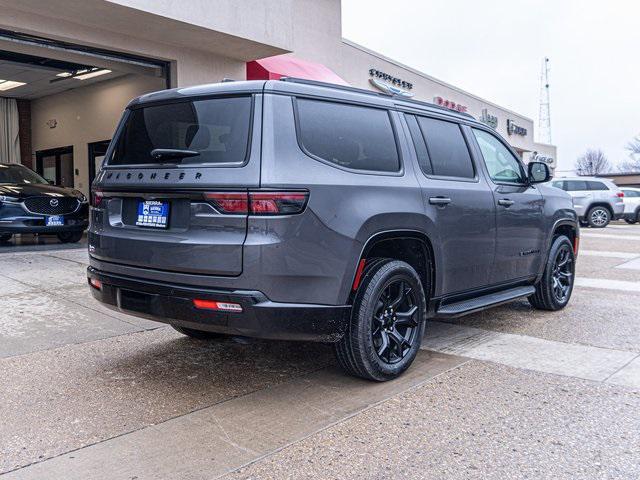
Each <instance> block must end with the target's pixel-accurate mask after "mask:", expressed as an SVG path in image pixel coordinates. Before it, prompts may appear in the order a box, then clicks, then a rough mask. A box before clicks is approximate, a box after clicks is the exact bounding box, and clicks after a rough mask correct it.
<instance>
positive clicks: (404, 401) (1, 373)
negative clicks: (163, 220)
mask: <svg viewBox="0 0 640 480" xmlns="http://www.w3.org/2000/svg"><path fill="white" fill-rule="evenodd" d="M86 263H87V254H86V252H85V251H84V250H83V249H65V250H60V249H55V248H53V249H50V250H47V251H44V252H37V253H36V252H33V251H30V249H27V248H24V249H20V248H11V249H7V250H5V251H3V252H1V253H0V291H1V292H2V296H1V297H0V392H2V397H1V398H2V401H1V402H0V473H3V474H4V475H3V480H4V478H6V479H39V480H40V479H47V480H50V479H83V480H85V479H139V480H142V479H167V478H171V479H210V478H217V477H225V478H234V479H235V478H237V479H245V478H277V479H280V478H291V479H294V478H295V479H298V478H332V479H338V478H350V479H359V478H367V479H369V478H376V479H384V478H389V479H397V478H434V479H443V478H452V479H453V478H456V479H458V478H496V479H497V478H501V479H503V478H554V479H558V478H567V479H568V478H571V479H574V478H607V479H609V478H640V226H628V225H626V224H621V223H617V224H615V225H611V226H610V227H608V228H607V229H605V230H591V229H583V235H582V242H581V254H580V258H579V260H578V281H577V286H576V289H575V291H574V296H573V298H572V301H571V303H570V305H569V307H567V308H566V309H565V310H564V311H562V312H556V313H548V312H538V311H533V310H532V309H531V308H530V307H529V305H528V303H527V302H526V301H524V302H517V303H515V304H512V305H507V306H503V307H500V308H497V309H494V310H490V311H486V312H482V313H479V314H475V315H471V316H468V317H465V318H463V319H459V320H455V321H449V322H446V323H445V322H431V323H430V324H429V325H428V328H427V334H426V337H425V341H424V348H423V351H422V352H421V354H420V355H419V357H418V359H417V361H416V363H415V364H414V366H413V367H412V369H411V370H410V371H409V372H408V373H407V374H406V375H405V376H403V377H402V378H400V379H399V380H397V381H394V382H390V383H385V384H373V383H368V382H364V381H360V380H356V379H352V378H349V377H345V376H344V375H342V373H341V372H340V371H339V370H338V369H337V367H336V364H335V362H334V360H333V357H332V354H331V350H330V348H329V347H327V346H325V345H316V344H292V343H284V342H273V343H268V342H255V343H252V344H249V345H245V344H240V343H236V342H233V341H226V342H223V343H207V342H201V341H196V340H192V339H188V338H186V337H183V336H181V335H180V334H178V333H177V332H174V331H173V330H172V329H171V328H170V327H166V326H163V325H161V324H157V323H153V322H149V321H146V320H140V319H135V318H133V317H129V316H126V315H121V314H118V313H114V312H113V311H110V310H107V309H105V308H103V307H101V306H100V305H98V304H97V303H96V302H94V301H93V299H91V297H90V294H89V292H88V290H87V287H86V279H85V273H84V271H85V268H86Z"/></svg>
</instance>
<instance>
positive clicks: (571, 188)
mask: <svg viewBox="0 0 640 480" xmlns="http://www.w3.org/2000/svg"><path fill="white" fill-rule="evenodd" d="M566 184H567V188H566V190H567V192H578V191H582V190H589V187H588V185H587V182H585V181H584V180H567V182H566Z"/></svg>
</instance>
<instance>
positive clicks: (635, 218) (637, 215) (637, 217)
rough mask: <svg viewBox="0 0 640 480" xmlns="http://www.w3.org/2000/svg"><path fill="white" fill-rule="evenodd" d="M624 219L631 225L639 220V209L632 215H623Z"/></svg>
mask: <svg viewBox="0 0 640 480" xmlns="http://www.w3.org/2000/svg"><path fill="white" fill-rule="evenodd" d="M624 221H625V222H627V223H628V224H629V225H633V224H634V223H638V222H640V211H637V212H636V213H634V214H633V217H625V219H624Z"/></svg>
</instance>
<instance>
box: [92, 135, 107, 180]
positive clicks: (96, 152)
mask: <svg viewBox="0 0 640 480" xmlns="http://www.w3.org/2000/svg"><path fill="white" fill-rule="evenodd" d="M110 141H111V140H102V141H101V142H93V143H90V144H89V188H91V184H92V183H93V179H94V178H96V175H97V174H98V172H99V171H100V167H102V160H104V156H105V155H106V153H107V148H109V142H110Z"/></svg>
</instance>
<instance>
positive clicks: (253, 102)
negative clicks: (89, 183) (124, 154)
mask: <svg viewBox="0 0 640 480" xmlns="http://www.w3.org/2000/svg"><path fill="white" fill-rule="evenodd" d="M236 97H250V98H251V110H250V113H249V133H248V138H247V150H246V152H245V155H244V160H243V161H242V162H226V163H189V164H187V165H177V166H176V165H162V164H157V163H141V164H138V165H135V164H127V165H109V162H110V161H111V158H112V157H113V154H114V153H115V150H116V144H117V141H114V140H118V139H119V138H120V135H121V134H122V131H123V130H124V128H125V125H126V123H127V122H126V121H127V119H128V118H129V115H130V114H131V111H132V110H137V109H139V108H144V107H151V106H156V105H171V104H173V103H181V102H188V101H192V102H193V101H201V100H214V99H217V98H236ZM255 110H256V94H255V93H249V94H246V93H245V94H231V95H220V94H216V95H202V96H193V97H185V98H178V99H171V100H164V101H158V102H147V103H141V104H136V105H134V106H133V107H127V108H126V109H125V111H124V113H123V115H122V117H121V119H120V123H119V124H118V126H117V127H116V131H115V132H114V134H113V137H112V140H111V142H109V147H108V148H107V152H106V153H105V160H104V162H103V164H102V169H104V170H109V169H113V170H115V169H122V168H136V169H145V168H154V169H163V168H167V169H168V168H180V169H183V168H185V169H187V168H242V167H246V166H247V164H248V163H249V160H251V154H252V152H251V148H252V144H253V133H254V132H253V131H254V128H253V127H254V125H253V124H254V122H255ZM261 128H262V125H261Z"/></svg>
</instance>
